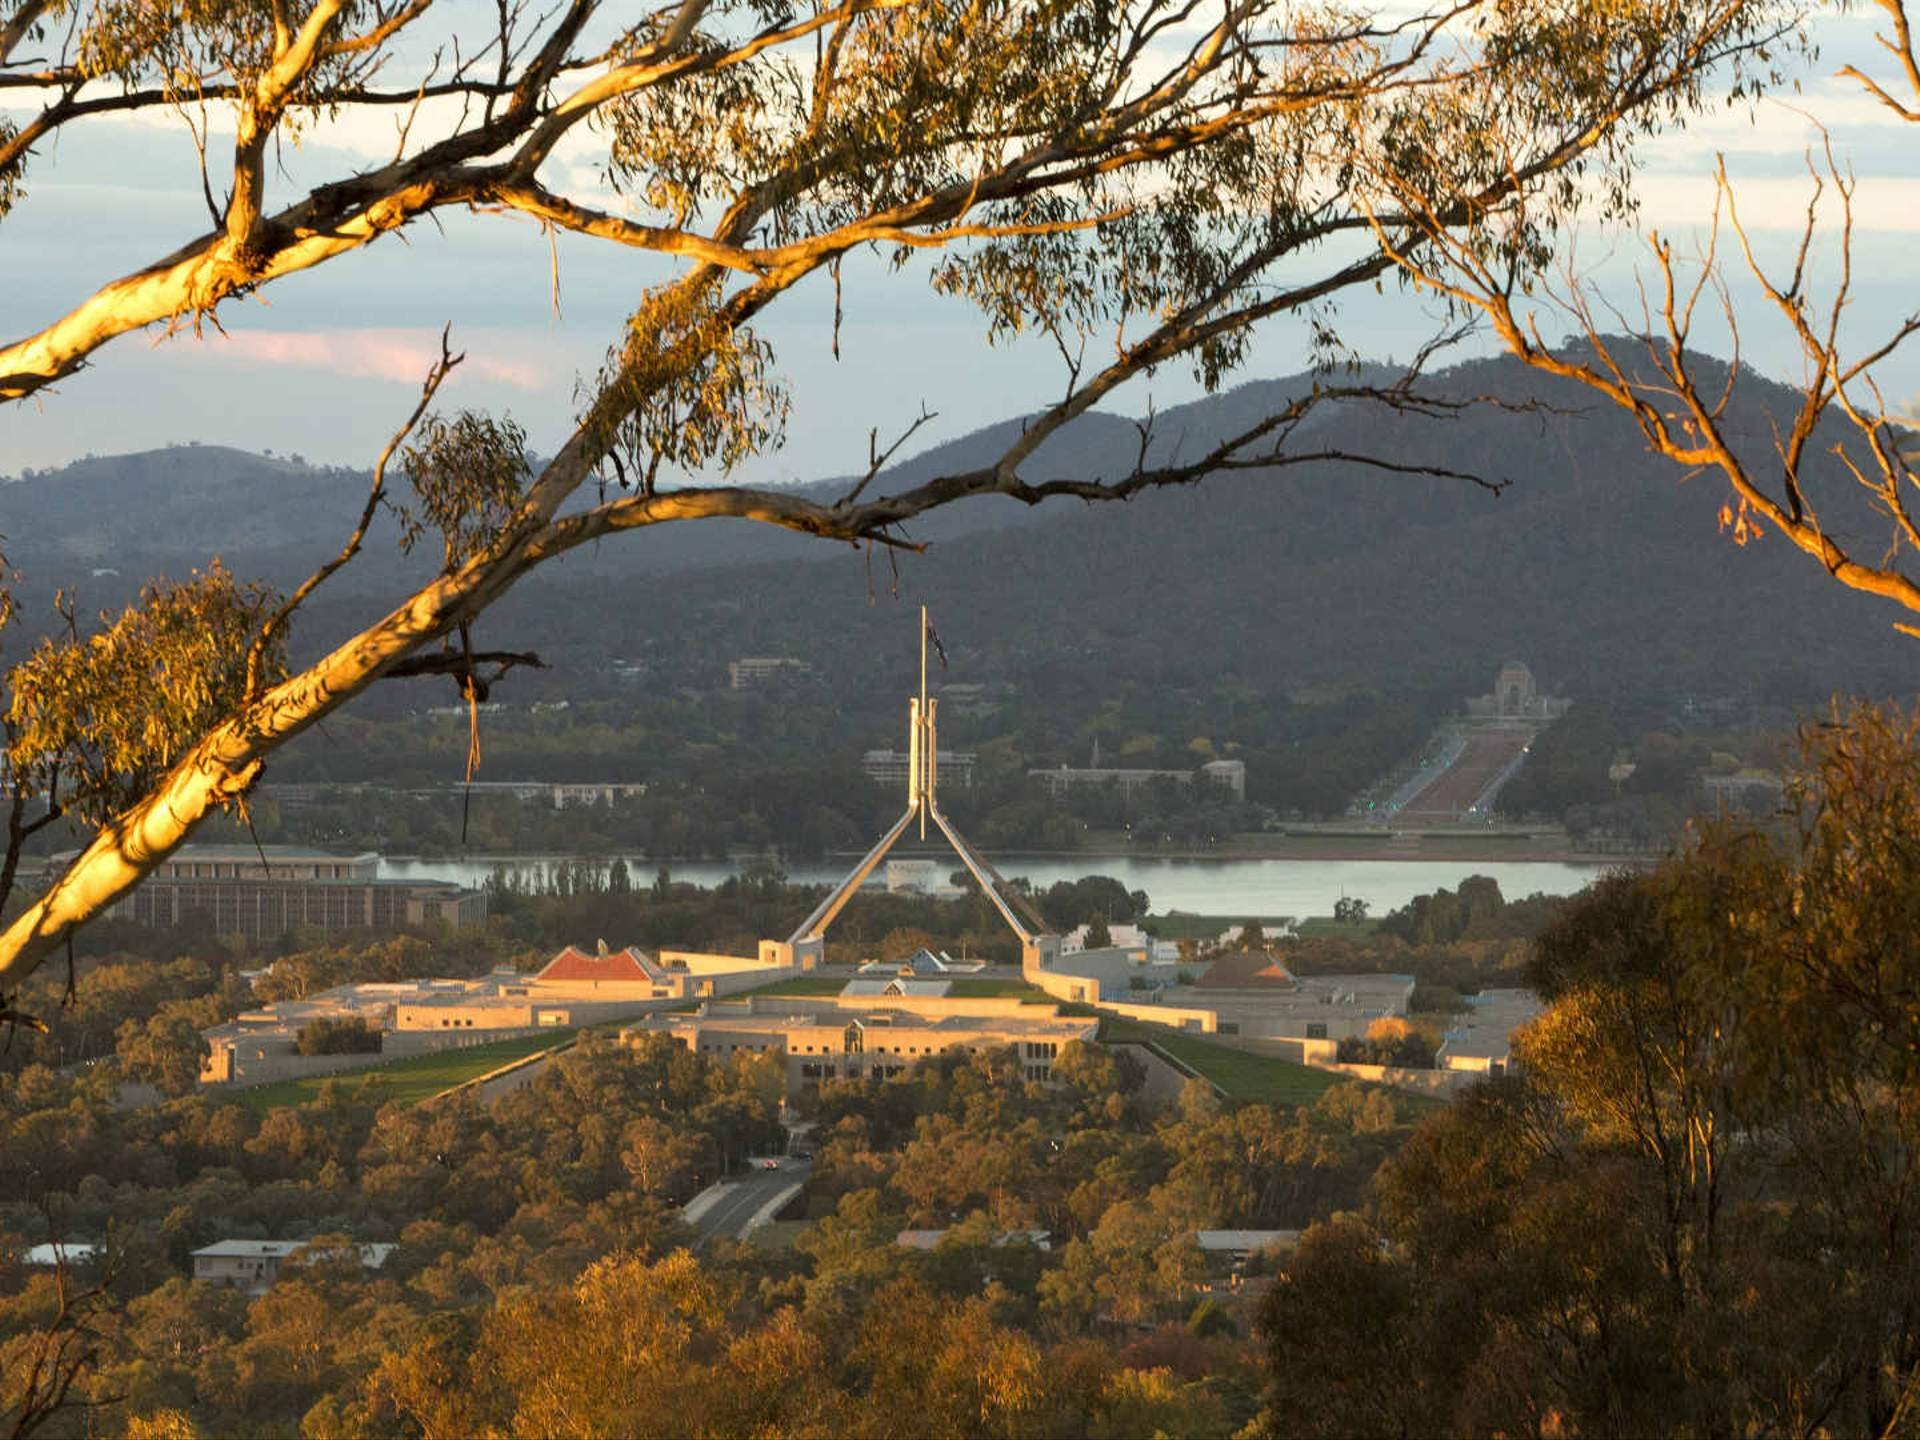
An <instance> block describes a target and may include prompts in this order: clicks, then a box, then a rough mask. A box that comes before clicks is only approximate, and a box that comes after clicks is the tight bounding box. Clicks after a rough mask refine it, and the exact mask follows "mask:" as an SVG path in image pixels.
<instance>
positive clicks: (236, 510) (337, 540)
mask: <svg viewBox="0 0 1920 1440" xmlns="http://www.w3.org/2000/svg"><path fill="white" fill-rule="evenodd" d="M1019 424H1020V422H1019V421H1018V420H1009V421H1005V422H1002V423H1001V424H998V425H994V426H990V427H988V428H987V429H985V430H981V431H977V432H975V433H974V434H971V435H968V436H966V437H965V438H964V439H962V440H960V441H956V442H953V443H951V444H947V445H941V446H936V447H934V448H932V449H929V450H926V451H924V452H922V453H920V454H918V455H915V456H914V457H912V458H911V459H909V460H906V461H903V462H902V463H900V464H899V465H897V466H895V467H894V468H893V469H891V470H890V471H888V472H887V477H886V478H887V483H888V484H890V485H893V486H896V487H904V486H906V485H910V484H917V483H919V482H920V481H921V480H923V479H926V478H928V477H930V476H932V475H935V474H939V473H943V472H945V471H947V470H949V469H953V468H956V467H957V466H960V465H965V464H971V463H977V460H978V457H979V455H980V454H981V453H982V451H983V449H984V447H987V446H990V445H991V446H998V447H1001V448H1004V447H1005V446H1006V445H1009V444H1011V443H1012V442H1013V440H1014V439H1015V438H1016V436H1017V434H1018V431H1019ZM861 444H862V445H864V437H862V438H861ZM1137 448H1138V438H1137V432H1136V431H1135V429H1134V427H1133V426H1132V424H1130V423H1129V422H1127V421H1125V420H1121V419H1118V418H1116V417H1113V416H1107V415H1089V416H1084V417H1082V418H1081V419H1080V420H1078V421H1076V422H1075V423H1074V425H1072V426H1071V427H1070V428H1069V429H1068V431H1066V432H1065V433H1063V434H1062V435H1060V436H1056V437H1055V438H1054V439H1053V440H1051V441H1050V442H1049V443H1048V444H1047V445H1045V446H1043V447H1042V448H1041V451H1040V454H1039V457H1038V458H1039V460H1040V461H1041V462H1042V463H1048V464H1052V463H1059V464H1061V465H1062V466H1063V467H1064V466H1085V465H1089V464H1092V465H1098V466H1100V467H1102V468H1111V467H1113V466H1116V465H1119V464H1121V463H1123V459H1130V458H1131V457H1132V456H1133V455H1134V454H1135V453H1136V451H1137ZM370 479H371V474H370V472H368V471H363V470H355V469H351V468H348V467H340V466H313V465H309V464H308V463H307V462H306V461H305V460H304V459H303V458H301V457H299V456H274V455H254V454H249V453H247V452H245V451H241V450H233V449H228V448H226V447H224V446H217V445H180V446H174V447H171V448H169V449H165V450H150V451H144V452H141V453H138V454H130V455H112V456H89V457H88V458H86V459H84V460H79V461H75V462H74V463H73V464H71V465H68V466H65V467H62V468H60V469H57V470H43V471H35V472H29V473H28V474H26V475H23V476H21V477H18V478H17V479H15V480H13V481H12V482H6V481H0V534H3V535H5V536H6V537H7V540H8V544H7V547H6V551H7V555H8V558H9V559H10V560H11V561H12V563H13V565H14V567H15V568H16V569H17V570H19V571H20V572H21V573H22V574H23V576H24V578H25V581H26V584H27V586H28V587H29V589H30V590H44V591H47V592H51V590H52V589H53V588H55V587H57V586H62V585H65V586H74V585H80V586H81V587H82V588H83V591H84V594H83V604H85V603H89V600H88V597H91V601H90V603H91V604H92V605H93V606H94V607H96V608H97V607H98V606H100V605H110V604H118V603H121V602H122V600H123V599H124V598H125V597H124V594H123V592H130V591H131V589H132V588H135V587H137V585H138V584H139V582H140V581H141V580H143V579H145V578H147V577H149V576H152V575H156V574H166V575H183V574H185V573H187V572H188V571H190V570H192V569H195V568H199V567H204V566H205V565H206V563H207V561H208V559H209V557H211V556H216V555H217V556H219V557H221V559H222V560H223V561H224V562H225V563H226V564H227V565H228V566H229V568H231V569H233V570H235V571H237V572H239V573H242V574H246V575H256V576H263V577H266V578H269V579H271V580H273V581H274V582H275V583H276V584H280V585H283V586H285V585H290V584H293V583H296V582H297V581H298V580H299V579H300V578H302V577H304V576H305V575H306V574H308V573H309V572H311V571H312V570H313V568H314V567H315V566H317V565H319V564H320V563H321V562H322V561H324V560H326V559H328V558H330V557H331V556H332V555H333V554H334V553H336V552H337V551H338V550H339V548H340V545H341V544H342V543H343V542H344V541H345V539H346V537H347V533H348V531H349V530H351V529H352V526H353V522H354V520H355V519H356V517H357V516H358V515H359V513H360V507H361V505H362V503H363V502H364V500H365V498H366V493H367V486H368V483H369V481H370ZM853 484H854V480H853V479H851V478H845V477H840V478H834V479H829V480H823V481H817V482H814V483H812V484H809V485H806V486H802V487H799V488H800V489H801V490H802V491H803V493H811V494H815V495H818V496H819V497H821V498H823V499H831V498H833V497H835V496H838V495H842V494H845V493H846V492H847V490H848V489H849V488H851V486H852V485H853ZM388 493H389V495H390V497H391V498H392V499H393V500H394V501H395V502H396V503H405V501H406V499H407V498H408V493H409V492H408V490H407V487H406V483H405V480H404V477H395V483H393V484H392V485H391V486H390V488H389V492H388ZM595 498H597V497H596V496H595V495H594V494H593V493H592V492H587V493H584V494H583V495H582V496H581V497H580V498H579V500H578V501H577V502H576V505H575V506H574V507H573V508H579V507H580V506H583V505H585V504H588V503H590V502H591V501H593V500H594V499H595ZM1025 518H1026V515H1025V511H1024V507H1017V506H1007V505H1004V504H996V503H995V502H992V501H971V502H967V503H964V504H961V505H956V506H952V507H949V508H948V509H946V510H944V511H942V512H940V513H939V514H938V515H936V516H932V517H929V519H928V522H927V527H926V533H927V534H928V536H929V537H931V538H938V539H947V538H952V537H954V536H957V535H963V534H966V533H968V532H970V531H973V530H977V529H981V528H983V527H992V526H997V525H1004V524H1009V523H1018V522H1020V521H1022V520H1024V519H1025ZM398 533H399V530H398V525H397V523H396V522H395V520H394V518H393V516H392V515H391V514H390V513H387V512H384V511H383V512H382V514H381V515H380V516H379V517H378V519H377V520H376V523H375V525H374V528H373V530H372V532H371V535H370V538H369V542H368V544H367V546H366V548H365V549H364V550H363V551H362V553H361V556H360V558H359V560H357V561H356V562H355V567H354V570H353V571H352V572H350V573H349V574H347V575H343V576H342V577H341V580H340V582H339V583H341V584H342V585H344V586H345V587H346V588H360V589H369V588H381V587H391V586H393V585H395V584H398V583H400V582H401V581H402V580H403V579H404V578H405V575H406V574H407V573H408V572H409V570H412V571H416V572H417V571H418V570H419V568H420V567H419V566H418V565H412V566H409V565H407V564H406V563H405V562H403V560H402V558H401V556H400V555H399V552H398V546H397V540H398ZM818 553H819V548H818V542H816V541H811V540H808V539H806V538H803V537H801V536H797V535H792V534H789V533H787V532H785V531H780V530H775V529H772V528H770V527H769V526H765V525H756V524H751V523H749V522H746V521H727V520H723V521H715V522H709V523H704V524H701V525H693V526H688V525H679V526H671V527H667V528H664V529H661V530H657V531H643V532H640V533H638V534H635V535H633V536H630V537H624V538H623V539H622V540H621V542H620V543H619V544H618V545H616V546H609V547H604V548H603V549H602V550H601V551H599V552H597V553H596V554H595V555H594V556H593V557H592V568H593V569H594V570H595V571H596V573H601V574H603V573H606V572H607V571H609V570H611V571H613V572H614V573H618V574H622V575H656V574H661V573H667V572H672V571H678V570H687V569H696V568H700V567H703V566H711V565H722V564H739V563H744V562H753V561H770V560H779V559H787V558H807V557H809V556H815V557H817V555H818ZM108 571H111V572H114V573H113V574H107V573H104V572H108ZM95 572H103V573H99V574H96V573H95ZM116 579H119V580H122V581H124V582H125V583H124V584H122V585H115V584H114V583H113V582H114V580H116Z"/></svg>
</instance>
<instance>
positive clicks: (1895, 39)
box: [0, 0, 1920, 124]
mask: <svg viewBox="0 0 1920 1440" xmlns="http://www.w3.org/2000/svg"><path fill="white" fill-rule="evenodd" d="M1875 3H1877V4H1878V5H1879V6H1880V8H1881V9H1882V10H1884V11H1886V12H1887V18H1888V19H1889V20H1890V21H1891V22H1892V25H1893V34H1892V35H1891V36H1886V35H1876V36H1875V37H1874V38H1875V39H1876V40H1878V41H1879V42H1880V48H1881V49H1883V50H1885V51H1886V52H1887V53H1888V54H1889V55H1891V56H1893V58H1894V63H1895V64H1897V65H1898V66H1899V67H1900V74H1901V78H1902V79H1903V80H1904V81H1905V82H1906V86H1907V93H1908V96H1909V97H1910V98H1909V99H1907V100H1904V101H1903V100H1901V99H1899V98H1898V97H1896V96H1895V95H1893V94H1892V93H1891V92H1890V91H1888V90H1887V89H1886V87H1885V86H1883V85H1881V84H1880V82H1879V81H1877V80H1875V79H1874V78H1873V77H1872V76H1870V75H1867V74H1865V73H1864V72H1862V71H1860V70H1859V69H1857V68H1855V67H1854V66H1852V65H1845V66H1842V67H1841V69H1840V73H1841V74H1842V75H1844V76H1846V77H1847V78H1848V79H1849V80H1853V81H1857V82H1858V83H1859V85H1860V87H1861V88H1862V89H1864V90H1865V91H1866V92H1867V93H1868V94H1869V95H1871V96H1873V98H1874V99H1876V100H1878V101H1879V102H1880V103H1881V104H1882V105H1884V106H1886V107H1887V109H1889V110H1891V111H1893V113H1894V114H1896V115H1898V116H1899V117H1900V118H1901V119H1902V120H1906V121H1909V122H1911V123H1914V124H1920V55H1916V54H1915V52H1914V48H1913V23H1912V21H1911V20H1909V19H1908V17H1907V4H1906V0H1875ZM0 53H4V51H0Z"/></svg>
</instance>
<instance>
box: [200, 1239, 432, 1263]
mask: <svg viewBox="0 0 1920 1440" xmlns="http://www.w3.org/2000/svg"><path fill="white" fill-rule="evenodd" d="M312 1243H313V1242H312V1241H310V1240H217V1241H215V1242H214V1243H213V1244H211V1245H203V1246H201V1247H200V1248H199V1249H198V1250H195V1251H194V1252H193V1254H194V1256H195V1257H196V1258H198V1257H200V1256H205V1257H207V1258H208V1259H210V1260H212V1259H217V1260H284V1259H286V1258H287V1257H288V1256H289V1255H297V1254H299V1252H300V1251H302V1250H305V1249H306V1248H307V1247H308V1246H309V1245H310V1244H312ZM354 1248H355V1249H357V1250H358V1251H359V1252H360V1263H361V1264H362V1265H364V1266H366V1267H367V1268H368V1269H369V1270H378V1269H379V1268H380V1267H381V1266H382V1265H385V1264H386V1263H387V1257H388V1256H389V1255H391V1254H392V1253H393V1251H394V1247H393V1246H392V1245H379V1244H373V1245H358V1246H355V1247H354Z"/></svg>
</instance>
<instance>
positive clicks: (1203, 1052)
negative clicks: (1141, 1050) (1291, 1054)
mask: <svg viewBox="0 0 1920 1440" xmlns="http://www.w3.org/2000/svg"><path fill="white" fill-rule="evenodd" d="M1100 1038H1101V1039H1102V1040H1104V1041H1109V1042H1111V1041H1114V1040H1123V1041H1137V1042H1139V1043H1141V1044H1153V1045H1157V1046H1159V1047H1160V1048H1161V1049H1162V1050H1164V1051H1166V1052H1167V1054H1169V1055H1171V1056H1173V1057H1174V1058H1175V1059H1176V1060H1178V1061H1180V1062H1181V1063H1182V1064H1184V1065H1187V1066H1189V1067H1191V1068H1192V1069H1194V1070H1195V1071H1197V1072H1199V1073H1200V1074H1201V1075H1204V1076H1205V1077H1206V1078H1207V1079H1209V1080H1211V1081H1212V1082H1213V1083H1214V1084H1216V1085H1218V1086H1219V1087H1220V1088H1221V1089H1222V1090H1224V1091H1226V1092H1227V1096H1228V1098H1229V1099H1233V1100H1258V1101H1262V1102H1264V1103H1266V1104H1272V1105H1311V1104H1312V1103H1313V1102H1314V1101H1315V1100H1317V1099H1319V1098H1320V1096H1321V1095H1322V1094H1324V1093H1325V1092H1326V1091H1328V1090H1331V1089H1332V1088H1333V1087H1334V1086H1335V1085H1339V1084H1342V1083H1345V1077H1343V1076H1340V1075H1336V1074H1332V1073H1330V1072H1328V1071H1325V1070H1315V1069H1314V1068H1313V1067H1312V1066H1309V1065H1296V1064H1294V1063H1293V1062H1292V1061H1291V1060H1276V1059H1274V1058H1273V1057H1272V1056H1269V1055H1251V1054H1248V1053H1247V1052H1246V1051H1244V1050H1232V1049H1229V1048H1228V1047H1227V1046H1225V1045H1216V1044H1215V1043H1214V1042H1213V1041H1211V1040H1203V1039H1201V1038H1200V1037H1199V1036H1198V1035H1190V1034H1187V1033H1186V1032H1184V1031H1180V1030H1170V1029H1168V1028H1167V1027H1166V1026H1164V1025H1149V1024H1146V1023H1145V1022H1144V1021H1140V1020H1127V1019H1124V1018H1122V1017H1119V1016H1111V1015H1110V1016H1107V1017H1105V1018H1104V1019H1102V1020H1101V1022H1100Z"/></svg>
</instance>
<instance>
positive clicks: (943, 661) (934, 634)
mask: <svg viewBox="0 0 1920 1440" xmlns="http://www.w3.org/2000/svg"><path fill="white" fill-rule="evenodd" d="M927 639H928V640H929V641H930V642H932V645H933V653H934V654H936V655H938V656H939V657H940V668H941V669H942V670H944V669H946V668H947V647H946V646H944V645H942V644H941V643H940V632H939V631H937V630H935V629H934V628H933V621H931V620H929V621H927Z"/></svg>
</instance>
